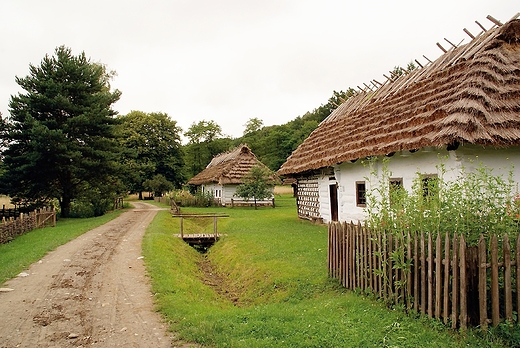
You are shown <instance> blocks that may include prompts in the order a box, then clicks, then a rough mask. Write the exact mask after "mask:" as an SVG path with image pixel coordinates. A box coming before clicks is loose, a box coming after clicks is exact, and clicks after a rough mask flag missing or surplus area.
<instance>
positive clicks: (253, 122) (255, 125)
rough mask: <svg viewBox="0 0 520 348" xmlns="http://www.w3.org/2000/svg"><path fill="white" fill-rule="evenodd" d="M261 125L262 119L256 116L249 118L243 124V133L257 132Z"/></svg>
mask: <svg viewBox="0 0 520 348" xmlns="http://www.w3.org/2000/svg"><path fill="white" fill-rule="evenodd" d="M263 125H264V121H262V120H261V119H259V118H256V117H253V118H250V119H249V120H248V121H247V122H246V124H245V125H244V126H245V127H246V128H245V129H244V135H247V134H251V133H254V132H258V131H259V130H260V129H261V128H262V127H263Z"/></svg>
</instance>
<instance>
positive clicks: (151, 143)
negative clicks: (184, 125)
mask: <svg viewBox="0 0 520 348" xmlns="http://www.w3.org/2000/svg"><path fill="white" fill-rule="evenodd" d="M118 119H119V121H120V125H119V126H118V132H117V133H118V135H119V136H120V141H121V145H122V146H123V148H124V150H125V152H124V153H125V155H124V156H123V161H124V166H125V172H126V175H125V177H126V180H125V182H126V183H127V185H128V187H129V189H130V191H132V192H141V191H142V190H143V189H144V186H143V183H144V182H145V181H146V180H150V179H152V178H153V177H154V176H156V175H158V174H160V175H162V176H163V177H164V178H165V179H166V180H167V181H169V182H170V183H171V184H172V185H173V186H174V187H177V188H180V187H181V186H182V184H183V183H184V175H183V166H184V159H183V151H182V147H181V142H180V134H181V131H182V130H181V128H180V127H178V126H177V122H176V121H174V120H172V119H171V118H170V117H169V116H168V115H167V114H165V113H162V112H152V113H145V112H142V111H131V112H130V113H128V114H127V115H125V116H120V117H119V118H118Z"/></svg>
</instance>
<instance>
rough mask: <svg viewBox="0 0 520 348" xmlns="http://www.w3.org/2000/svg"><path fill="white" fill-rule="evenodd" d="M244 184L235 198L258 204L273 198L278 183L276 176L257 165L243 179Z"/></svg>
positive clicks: (239, 186)
mask: <svg viewBox="0 0 520 348" xmlns="http://www.w3.org/2000/svg"><path fill="white" fill-rule="evenodd" d="M242 181H243V183H242V184H240V185H238V187H237V190H236V193H235V196H238V197H242V198H244V199H246V200H249V199H253V200H254V202H255V209H256V208H257V206H256V202H257V201H258V200H260V201H261V200H263V199H266V198H269V197H271V196H272V194H273V192H272V188H273V186H274V185H275V183H276V178H275V176H274V174H273V173H272V172H271V171H270V170H269V168H267V167H265V166H262V165H256V166H253V167H251V170H250V171H249V173H247V174H246V175H245V176H244V177H243V178H242Z"/></svg>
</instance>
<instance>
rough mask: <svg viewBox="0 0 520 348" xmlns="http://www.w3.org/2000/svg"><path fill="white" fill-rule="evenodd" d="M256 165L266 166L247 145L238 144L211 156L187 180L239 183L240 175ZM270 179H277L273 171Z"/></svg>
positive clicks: (198, 182) (194, 183)
mask: <svg viewBox="0 0 520 348" xmlns="http://www.w3.org/2000/svg"><path fill="white" fill-rule="evenodd" d="M256 165H260V166H262V167H265V168H267V166H265V165H264V164H263V163H262V162H260V161H259V160H258V159H257V158H256V156H255V154H254V153H253V152H252V151H251V150H250V149H249V147H247V145H240V146H238V147H237V148H235V149H233V150H231V151H228V152H224V153H221V154H219V155H217V156H215V157H213V159H212V160H211V162H210V163H209V164H208V165H207V166H206V168H205V169H204V170H203V171H202V172H200V173H199V174H197V175H195V176H194V177H193V178H192V179H191V180H190V181H188V184H190V185H202V184H209V183H218V184H220V185H226V184H241V183H242V177H243V176H244V175H246V174H247V173H249V171H250V170H251V168H252V167H254V166H256ZM269 171H270V170H269ZM272 179H273V180H274V182H275V183H276V182H278V180H279V179H278V177H277V176H276V175H275V174H274V173H273V178H272Z"/></svg>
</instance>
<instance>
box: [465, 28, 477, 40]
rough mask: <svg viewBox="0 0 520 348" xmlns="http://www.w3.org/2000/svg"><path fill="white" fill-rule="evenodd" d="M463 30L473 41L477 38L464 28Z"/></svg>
mask: <svg viewBox="0 0 520 348" xmlns="http://www.w3.org/2000/svg"><path fill="white" fill-rule="evenodd" d="M462 30H463V31H464V32H465V33H466V34H468V36H469V37H470V38H471V39H472V40H473V39H475V36H474V35H473V34H472V33H470V32H469V30H468V29H466V28H464V29H462Z"/></svg>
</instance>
